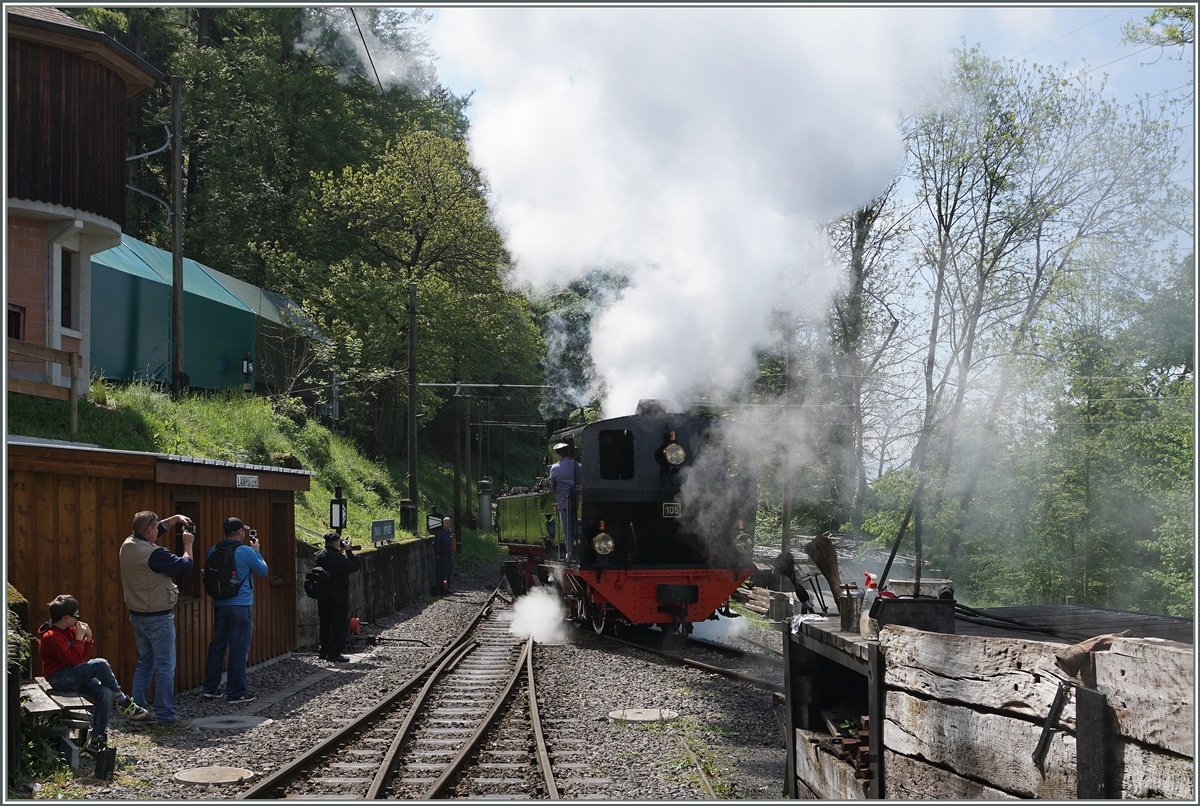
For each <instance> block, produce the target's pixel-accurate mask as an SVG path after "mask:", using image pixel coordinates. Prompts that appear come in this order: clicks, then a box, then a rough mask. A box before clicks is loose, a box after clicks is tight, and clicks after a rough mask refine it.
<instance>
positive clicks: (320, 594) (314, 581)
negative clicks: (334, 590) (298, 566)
mask: <svg viewBox="0 0 1200 806" xmlns="http://www.w3.org/2000/svg"><path fill="white" fill-rule="evenodd" d="M332 583H333V577H332V576H330V574H329V572H328V571H326V570H325V569H324V568H322V567H321V566H319V565H314V566H313V569H312V570H311V571H309V572H308V574H307V575H305V577H304V592H305V593H307V594H308V598H310V599H324V598H325V597H326V596H328V595H329V589H330V585H331V584H332Z"/></svg>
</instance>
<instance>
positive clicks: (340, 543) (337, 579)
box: [313, 532, 358, 663]
mask: <svg viewBox="0 0 1200 806" xmlns="http://www.w3.org/2000/svg"><path fill="white" fill-rule="evenodd" d="M353 549H354V547H353V546H351V545H350V541H349V540H342V536H341V535H339V534H338V533H337V532H326V533H325V548H323V549H321V550H320V551H318V552H317V556H316V557H315V558H314V560H313V564H314V565H319V566H321V567H322V568H324V569H325V570H326V571H328V572H329V585H328V587H327V588H326V589H325V595H324V596H322V597H321V598H320V599H318V600H317V616H318V618H320V620H321V626H320V629H319V631H318V633H317V635H318V638H319V640H320V642H321V647H320V651H319V652H318V653H317V657H319V658H320V659H321V660H327V661H330V662H331V663H347V662H348V661H349V660H350V659H349V658H347V657H346V656H345V655H343V654H342V650H343V649H344V648H345V646H346V639H347V638H349V635H350V575H351V574H353V573H354V572H355V571H357V570H358V558H357V557H355V556H354V551H353Z"/></svg>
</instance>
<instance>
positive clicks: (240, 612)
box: [204, 605, 254, 700]
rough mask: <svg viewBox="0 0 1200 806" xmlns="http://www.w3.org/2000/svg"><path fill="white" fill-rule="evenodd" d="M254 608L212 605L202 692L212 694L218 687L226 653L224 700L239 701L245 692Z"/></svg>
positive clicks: (250, 606) (249, 606) (251, 606)
mask: <svg viewBox="0 0 1200 806" xmlns="http://www.w3.org/2000/svg"><path fill="white" fill-rule="evenodd" d="M253 611H254V607H253V605H219V606H218V605H214V606H213V639H212V643H211V644H209V645H208V668H207V669H206V670H205V675H204V690H205V691H207V692H208V693H209V694H215V693H216V691H217V689H218V688H219V687H220V686H221V667H222V666H224V665H225V651H226V650H228V651H229V675H228V677H227V680H226V683H225V698H226V699H230V700H236V699H240V698H241V697H242V696H244V695H245V693H246V656H247V655H249V654H250V636H251V634H252V633H253V632H254V612H253Z"/></svg>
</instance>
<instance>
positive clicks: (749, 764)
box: [65, 563, 784, 800]
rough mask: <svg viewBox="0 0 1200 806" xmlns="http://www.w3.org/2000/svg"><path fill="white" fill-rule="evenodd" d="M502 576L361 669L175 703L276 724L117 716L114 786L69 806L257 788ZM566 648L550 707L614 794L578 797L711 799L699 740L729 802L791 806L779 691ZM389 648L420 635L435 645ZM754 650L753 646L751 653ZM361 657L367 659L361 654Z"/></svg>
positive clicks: (448, 632) (451, 630)
mask: <svg viewBox="0 0 1200 806" xmlns="http://www.w3.org/2000/svg"><path fill="white" fill-rule="evenodd" d="M499 579H500V570H499V564H498V563H496V564H494V565H489V566H487V567H484V568H478V569H473V570H472V569H464V571H463V572H461V573H459V574H458V576H457V577H456V581H457V583H458V585H457V591H456V592H455V593H453V594H452V595H451V596H448V597H444V598H437V599H430V598H427V599H424V600H422V601H420V602H418V603H416V604H414V605H412V606H410V607H407V608H405V609H404V610H402V611H401V612H399V613H397V614H395V615H393V616H390V617H388V618H386V619H381V620H380V621H379V623H377V624H372V625H366V626H365V627H364V629H363V634H364V636H374V637H377V638H380V639H382V640H378V641H376V642H375V644H374V645H373V646H368V647H364V646H362V643H361V642H359V643H358V645H357V646H355V645H352V646H351V648H350V650H349V652H350V654H351V655H352V657H354V658H355V661H354V662H353V663H349V664H340V665H335V664H330V663H327V662H325V661H321V660H319V659H317V657H316V654H315V649H314V650H313V652H312V653H311V654H308V653H302V652H297V653H294V654H293V655H292V656H291V657H289V658H284V659H281V660H278V661H276V662H273V663H268V664H263V665H261V666H259V667H257V668H254V669H252V670H250V673H249V683H250V691H251V693H253V694H256V695H258V697H259V698H260V699H259V701H257V702H253V703H250V704H248V705H245V706H235V705H230V704H228V703H226V702H225V700H224V699H216V700H206V699H204V698H202V697H201V696H200V692H199V691H198V690H197V691H193V692H185V693H180V694H178V695H177V696H176V708H177V710H178V712H179V714H180V716H182V717H185V718H198V717H205V716H218V715H229V714H238V713H243V714H244V713H247V712H250V711H254V710H256V709H257V714H256V715H257V716H259V717H265V718H267V719H268V720H269V721H267V722H265V723H263V724H261V725H258V726H255V727H251V728H245V729H236V730H231V729H223V730H212V729H202V728H199V727H196V726H193V727H190V728H183V729H170V730H164V729H161V728H157V727H143V726H140V725H138V724H136V723H131V722H128V721H127V720H124V719H123V718H119V717H114V720H113V723H112V724H111V725H110V727H109V740H110V744H112V745H114V746H115V747H116V748H117V771H116V773H115V774H114V776H113V778H112V780H111V781H99V780H97V779H95V778H92V777H90V772H91V770H92V768H93V762H92V759H91V757H90V756H86V755H85V756H84V761H83V765H84V769H83V773H82V775H81V777H80V778H79V779H77V781H76V784H77V786H76V787H74V788H73V789H72V790H71V791H69V792H67V793H66V794H65V796H66V797H69V798H88V799H104V800H198V799H199V800H210V799H221V800H224V799H229V798H232V797H234V796H236V795H237V794H239V793H240V792H243V791H245V790H246V789H247V788H248V787H249V784H240V785H239V784H234V785H225V786H221V787H219V788H205V787H198V786H195V785H189V784H179V783H176V782H175V781H174V775H175V774H176V773H177V772H179V771H180V770H183V769H188V768H193V767H204V766H230V767H240V768H244V769H248V770H251V771H252V772H253V773H254V774H255V777H256V778H261V777H262V776H263V775H266V774H269V773H271V772H273V771H274V770H276V769H278V768H279V766H281V765H282V764H283V763H285V762H286V761H288V760H290V759H292V758H295V757H296V756H298V755H300V754H301V753H303V752H304V751H306V750H308V749H309V748H311V747H312V746H314V745H315V744H316V743H317V742H319V741H320V740H321V739H322V738H323V737H324V736H326V735H328V734H329V733H330V732H331V731H332V730H334V729H336V728H337V727H340V726H341V725H344V724H345V723H346V721H347V720H348V718H349V717H350V716H352V715H353V714H355V713H358V712H361V711H363V710H366V709H367V708H369V707H371V706H372V705H374V704H375V703H377V702H378V700H379V699H380V697H381V696H382V695H383V694H384V693H386V692H388V691H391V690H392V689H394V688H395V686H396V685H398V684H399V683H400V682H402V681H403V680H404V679H406V678H407V677H408V675H409V674H410V673H411V672H413V671H415V670H417V669H419V668H420V667H421V666H423V665H424V664H426V663H427V662H428V661H429V660H430V659H432V658H433V657H434V655H435V654H436V653H437V652H438V651H440V648H441V647H442V646H444V645H445V644H446V643H448V642H449V641H450V640H451V639H452V638H453V637H454V636H456V635H457V634H458V633H459V632H460V631H461V629H462V625H463V624H464V623H465V621H466V620H468V619H469V618H470V617H472V616H473V615H474V614H475V613H477V612H478V610H479V608H480V606H481V605H482V603H483V602H484V601H485V600H486V598H487V596H488V594H490V592H491V590H492V589H493V587H494V586H495V585H496V584H497V581H498V580H499ZM566 632H567V639H566V643H563V644H559V645H539V646H538V655H537V659H538V660H537V669H538V673H539V699H540V700H542V701H543V702H544V706H543V708H544V711H545V713H544V714H543V716H544V717H545V718H548V719H556V718H557V719H569V720H576V719H577V720H579V722H578V723H573V724H577V725H578V735H579V736H581V737H583V738H585V739H586V740H587V742H586V745H584V746H585V747H586V748H587V755H586V757H585V758H583V759H580V760H581V761H587V762H588V763H589V764H591V765H593V766H594V769H595V772H589V773H588V775H589V776H593V777H595V776H603V777H605V778H607V779H608V780H610V781H611V783H610V784H608V785H606V786H604V787H599V788H593V789H586V788H585V789H578V790H575V791H573V790H571V789H570V788H568V790H567V792H566V793H565V797H566V798H567V799H571V798H579V799H593V798H597V799H598V798H605V799H613V800H633V799H636V800H695V799H707V797H708V795H707V792H706V791H705V790H704V788H703V786H702V784H701V782H700V780H699V777H698V775H697V774H696V772H695V768H694V765H693V763H692V761H691V759H690V758H689V756H688V753H687V751H686V750H685V749H684V746H683V744H682V742H686V743H687V747H689V748H690V749H691V751H692V753H694V754H695V755H696V756H697V758H698V759H699V760H700V763H701V764H702V765H703V766H704V767H705V769H706V772H708V774H709V775H710V777H711V780H712V782H713V785H714V788H715V790H716V793H717V796H718V797H719V798H739V799H749V798H760V799H772V800H773V799H778V798H779V797H780V796H781V790H782V782H783V777H784V750H783V742H782V737H781V735H780V730H779V727H778V724H777V722H776V720H775V716H774V714H773V713H772V711H771V694H770V693H769V692H765V691H760V690H757V689H754V688H751V687H750V686H748V685H746V684H743V683H738V682H735V681H731V680H727V679H725V678H723V677H721V676H719V675H714V674H710V673H707V672H704V671H701V670H697V669H690V668H688V667H683V666H676V665H673V664H670V663H669V662H667V661H666V660H665V659H662V658H658V657H656V656H654V655H650V654H648V653H642V652H638V651H637V650H634V649H631V648H625V647H621V646H618V645H615V644H612V643H611V642H605V641H602V640H601V639H599V638H597V637H596V636H595V635H592V634H590V633H587V632H584V631H578V630H573V629H569V630H567V631H566ZM748 637H750V638H751V640H754V641H758V642H760V643H765V644H770V643H771V640H772V638H773V639H774V645H778V644H779V634H778V633H772V632H771V631H769V630H764V629H758V628H754V627H752V628H751V631H750V633H749V634H748ZM387 639H419V640H422V641H425V642H427V643H428V644H429V645H430V646H429V647H423V646H421V645H419V644H415V643H399V642H394V641H388V640H387ZM746 648H751V649H752V648H753V647H751V646H747V647H746ZM357 652H361V653H362V654H361V655H359V654H357ZM322 672H329V674H328V676H326V677H324V679H321V680H319V681H318V682H315V683H313V684H312V685H310V686H308V687H306V688H304V689H303V690H302V691H299V692H297V693H296V694H294V695H292V696H289V697H287V698H286V699H282V700H279V701H278V702H274V703H272V704H269V705H265V706H264V705H263V703H262V700H263V699H265V698H266V697H268V696H269V695H272V694H274V693H277V692H280V691H282V690H284V689H287V688H288V687H290V686H294V685H296V684H297V683H298V682H300V681H302V680H305V679H306V678H309V677H311V676H313V675H315V674H318V673H322ZM621 707H627V708H668V709H671V710H672V711H676V712H677V713H678V714H679V718H678V719H676V720H674V721H671V722H666V723H658V724H655V725H650V726H636V725H632V724H620V723H613V722H612V721H610V720H609V719H608V717H607V715H608V713H609V712H610V711H612V710H615V709H619V708H621Z"/></svg>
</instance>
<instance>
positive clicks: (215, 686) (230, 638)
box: [203, 518, 267, 705]
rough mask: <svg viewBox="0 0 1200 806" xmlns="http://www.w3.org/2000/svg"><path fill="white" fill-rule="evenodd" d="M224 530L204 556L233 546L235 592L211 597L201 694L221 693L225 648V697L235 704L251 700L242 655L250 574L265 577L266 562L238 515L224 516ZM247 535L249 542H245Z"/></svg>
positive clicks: (250, 608) (250, 612) (249, 622)
mask: <svg viewBox="0 0 1200 806" xmlns="http://www.w3.org/2000/svg"><path fill="white" fill-rule="evenodd" d="M224 529H225V539H224V540H222V541H221V542H220V543H218V544H217V545H215V546H213V547H212V548H210V549H209V550H208V554H206V555H204V556H205V559H206V560H207V559H208V558H209V557H211V556H212V554H213V552H214V551H216V550H217V548H218V547H220V546H226V547H229V548H232V549H233V560H234V563H235V566H236V569H237V584H238V591H237V593H235V594H234V595H233V596H232V597H230V598H229V599H213V638H212V642H211V643H210V644H209V645H208V666H207V668H206V670H205V675H204V691H203V696H204V697H205V698H206V699H210V700H211V699H215V698H217V697H219V696H221V694H220V691H219V689H220V687H221V667H222V666H224V665H225V654H226V652H227V651H228V653H229V672H228V674H227V675H226V686H225V699H226V700H228V701H229V702H231V703H233V704H235V705H239V704H241V703H247V702H253V701H254V699H255V697H254V695H253V694H250V693H249V692H248V691H246V658H247V656H249V654H250V636H251V635H252V634H253V633H254V579H253V578H251V576H250V574H251V572H253V574H254V576H258V577H265V576H266V575H267V561H266V560H264V559H263V558H262V551H261V550H260V549H259V545H258V532H256V531H254V530H253V529H248V528H247V527H246V524H244V523H242V522H241V520H240V519H238V518H226V519H225V525H224ZM247 538H249V540H250V545H246V539H247Z"/></svg>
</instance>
